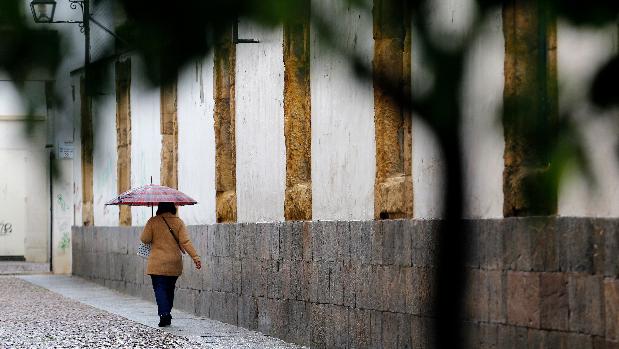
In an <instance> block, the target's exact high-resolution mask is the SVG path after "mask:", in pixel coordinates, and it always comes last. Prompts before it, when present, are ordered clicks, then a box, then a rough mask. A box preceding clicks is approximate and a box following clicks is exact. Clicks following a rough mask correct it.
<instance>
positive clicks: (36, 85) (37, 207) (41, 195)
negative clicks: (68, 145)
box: [0, 81, 49, 262]
mask: <svg viewBox="0 0 619 349" xmlns="http://www.w3.org/2000/svg"><path fill="white" fill-rule="evenodd" d="M29 102H30V103H29ZM28 114H30V115H34V116H35V118H36V120H38V121H34V122H33V123H32V124H31V127H32V129H31V133H29V134H27V133H26V121H25V120H26V117H27V115H28ZM46 120H47V110H46V108H45V85H44V83H43V82H40V81H29V82H26V83H25V85H24V89H23V93H19V92H18V90H17V88H16V86H15V85H14V84H13V82H11V81H0V163H1V164H2V166H3V167H2V168H3V171H0V172H1V173H2V175H0V224H6V223H9V224H11V227H12V228H11V229H10V230H12V231H11V233H7V234H4V235H0V255H23V256H25V258H26V260H27V261H32V262H45V261H47V260H48V240H49V239H48V237H49V180H48V178H49V152H48V150H47V149H46V148H45V146H46V144H47V125H46ZM5 227H6V226H5ZM5 233H6V231H5Z"/></svg>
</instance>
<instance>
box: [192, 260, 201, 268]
mask: <svg viewBox="0 0 619 349" xmlns="http://www.w3.org/2000/svg"><path fill="white" fill-rule="evenodd" d="M193 263H194V264H195V265H196V269H201V268H202V262H200V260H197V261H193Z"/></svg>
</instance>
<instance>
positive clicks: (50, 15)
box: [30, 0, 56, 23]
mask: <svg viewBox="0 0 619 349" xmlns="http://www.w3.org/2000/svg"><path fill="white" fill-rule="evenodd" d="M30 9H31V10H32V17H34V21H35V23H52V22H53V21H54V13H55V12H56V1H54V0H33V1H32V2H31V3H30Z"/></svg>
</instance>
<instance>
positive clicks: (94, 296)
mask: <svg viewBox="0 0 619 349" xmlns="http://www.w3.org/2000/svg"><path fill="white" fill-rule="evenodd" d="M24 281H28V283H26V282H24ZM20 282H21V283H22V284H20ZM33 285H37V286H41V287H42V288H39V287H36V286H33ZM20 289H24V290H20ZM46 289H47V290H46ZM48 290H49V291H52V292H49V291H48ZM0 292H1V293H0V303H2V304H3V307H6V306H5V305H4V304H5V303H7V304H8V308H9V309H10V308H11V304H13V303H15V301H14V300H12V299H13V298H18V299H21V301H18V302H17V303H18V304H16V307H17V308H21V309H13V315H6V318H5V315H4V314H11V311H8V312H3V313H0V348H4V347H3V346H2V341H4V343H6V340H5V339H6V338H4V337H6V335H7V333H9V334H10V333H11V332H15V331H16V330H19V328H17V327H19V326H20V325H19V324H20V323H23V322H24V321H23V320H24V319H22V320H20V321H16V320H14V319H13V318H11V316H17V317H18V318H19V317H24V316H23V315H22V313H29V314H30V315H28V316H27V317H28V319H26V320H28V321H26V323H25V324H24V325H23V326H22V327H26V328H23V329H22V330H23V331H22V332H24V334H23V335H22V337H21V339H20V338H17V342H13V345H9V346H7V348H20V347H32V345H31V343H36V341H32V340H31V339H30V337H32V336H31V334H32V332H33V331H34V332H35V335H34V336H35V337H37V336H38V337H37V338H38V339H39V340H41V337H40V334H39V335H37V334H36V332H37V330H36V327H37V326H43V327H49V325H50V322H51V325H58V326H59V327H63V326H64V324H65V321H69V322H71V321H73V322H76V321H77V325H79V326H78V327H79V328H80V330H79V331H76V330H75V329H74V328H75V325H76V324H72V325H71V324H70V323H68V325H69V326H68V327H67V328H59V329H56V330H55V331H56V332H55V333H65V332H66V333H69V332H73V335H72V336H68V335H66V334H63V336H61V337H71V338H77V339H78V342H77V343H78V344H77V345H76V346H72V344H71V342H63V341H60V342H58V343H56V344H53V345H50V346H45V345H43V346H34V347H41V348H44V347H88V346H89V345H84V343H91V346H92V347H101V346H105V347H110V346H111V347H118V348H124V347H135V348H149V347H150V348H152V347H162V348H163V347H165V348H217V349H220V348H221V349H223V348H274V349H292V348H302V347H300V346H297V345H293V344H288V343H285V342H283V341H281V340H279V339H276V338H273V337H268V336H265V335H263V334H261V333H258V332H254V331H249V330H246V329H243V328H240V327H236V326H232V325H228V324H224V323H221V322H218V321H214V320H210V319H206V318H202V317H198V316H195V315H191V314H188V313H184V312H180V311H176V310H174V311H173V312H172V315H173V317H174V319H173V320H172V326H171V327H166V328H164V329H159V328H158V327H156V326H157V322H158V317H157V308H156V305H155V304H153V303H150V302H147V301H145V300H142V299H139V298H135V297H131V296H127V295H124V294H121V293H118V292H116V291H113V290H110V289H108V288H105V287H102V286H99V285H97V284H94V283H91V282H88V281H86V280H84V279H81V278H77V277H70V276H56V275H24V276H19V277H18V278H10V277H0ZM24 294H28V296H27V297H25V296H24ZM24 297H25V299H24ZM24 300H30V301H31V303H30V304H26V306H25V307H26V309H23V308H24V304H25V303H24ZM58 303H64V304H65V305H64V306H63V307H61V308H60V309H63V308H70V309H77V310H72V311H71V313H70V314H64V312H63V311H61V310H56V311H57V313H56V314H55V315H56V316H57V318H54V316H52V317H51V319H49V315H46V314H48V313H49V312H50V308H51V309H58ZM51 312H52V314H54V310H51ZM16 314H17V315H16ZM37 314H40V315H37ZM82 314H83V315H82ZM38 317H41V318H40V319H37V318H38ZM93 319H94V320H93ZM96 319H100V320H96ZM15 322H17V324H16V323H15ZM28 323H29V324H30V325H28ZM82 323H83V324H82ZM102 325H103V326H102ZM28 326H30V327H32V328H30V329H27V328H28ZM116 327H118V328H116ZM97 328H98V329H99V331H97V330H94V331H93V330H92V329H97ZM63 331H64V332H63ZM17 332H19V331H17ZM49 333H54V330H53V329H48V334H49ZM104 334H105V335H104ZM98 335H99V337H101V336H103V337H105V338H99V339H97V338H98V337H97V336H98ZM61 337H58V338H56V337H54V338H56V340H60V338H61ZM80 337H84V338H82V339H81V340H82V341H79V338H80ZM43 338H45V337H43ZM93 338H94V339H93ZM48 339H49V338H48ZM19 340H23V341H24V342H23V344H24V345H23V346H22V345H19ZM49 340H50V342H49V343H47V344H52V343H55V342H54V339H49ZM84 341H85V342H84ZM97 341H102V342H101V343H97ZM65 345H66V346H65Z"/></svg>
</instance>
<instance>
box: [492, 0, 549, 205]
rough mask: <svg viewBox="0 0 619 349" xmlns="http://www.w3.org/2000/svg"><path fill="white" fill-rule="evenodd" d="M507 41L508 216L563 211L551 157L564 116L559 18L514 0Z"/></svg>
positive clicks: (506, 20)
mask: <svg viewBox="0 0 619 349" xmlns="http://www.w3.org/2000/svg"><path fill="white" fill-rule="evenodd" d="M503 34H504V36H505V68H504V69H505V89H504V118H503V122H504V129H505V152H504V160H505V169H504V172H503V193H504V202H503V214H504V216H505V217H511V216H528V215H551V214H555V213H556V212H557V184H556V181H555V179H556V178H554V177H555V173H554V171H553V168H552V164H551V158H550V152H551V148H552V147H553V146H554V141H555V133H556V122H557V114H558V104H557V103H558V101H557V100H558V97H557V50H556V46H557V38H556V18H555V16H554V14H553V13H551V10H550V9H549V7H548V5H546V3H545V2H538V1H533V0H509V1H506V2H505V3H504V7H503Z"/></svg>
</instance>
